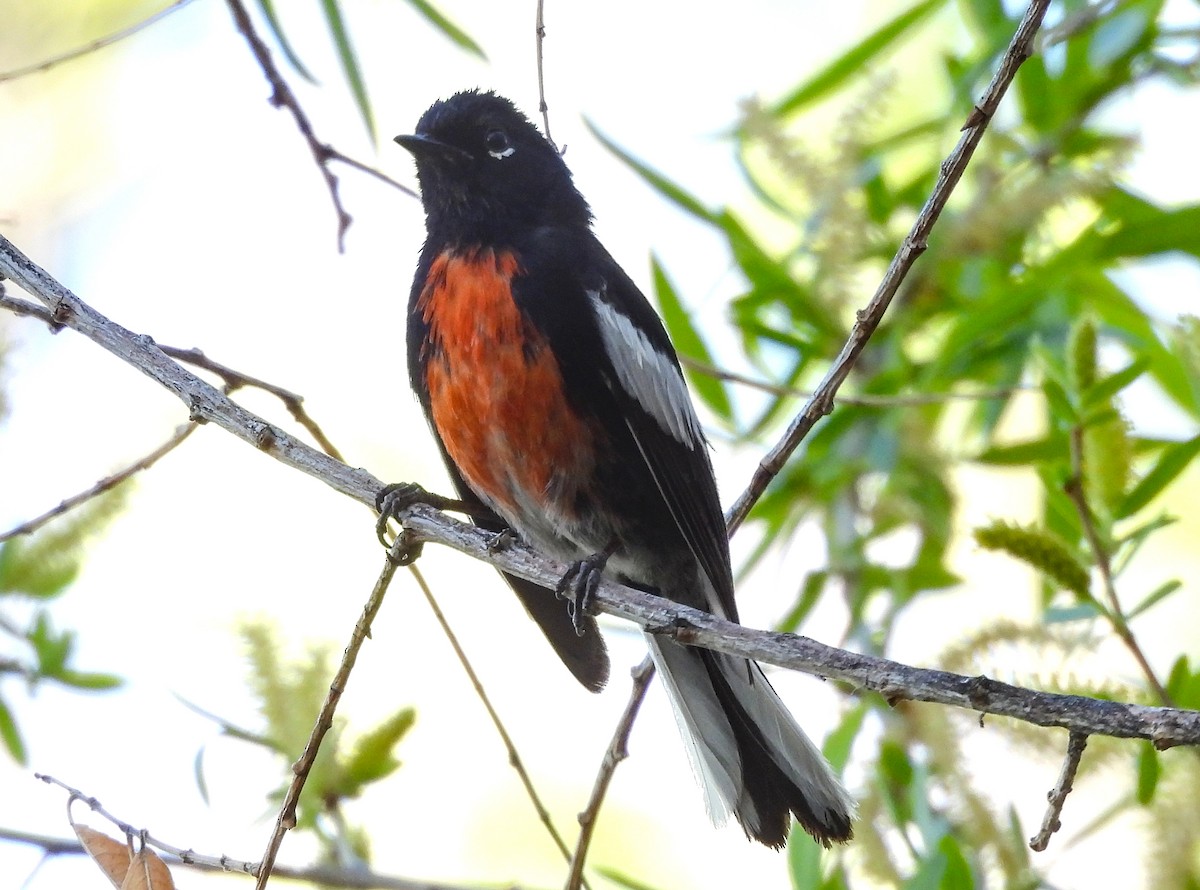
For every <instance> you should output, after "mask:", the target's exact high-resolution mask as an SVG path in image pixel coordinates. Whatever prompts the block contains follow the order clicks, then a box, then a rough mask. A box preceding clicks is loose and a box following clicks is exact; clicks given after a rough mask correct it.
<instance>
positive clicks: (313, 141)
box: [226, 0, 351, 252]
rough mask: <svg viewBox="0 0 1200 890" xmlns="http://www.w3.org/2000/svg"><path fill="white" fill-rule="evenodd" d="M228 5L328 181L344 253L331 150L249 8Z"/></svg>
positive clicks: (345, 216) (343, 221)
mask: <svg viewBox="0 0 1200 890" xmlns="http://www.w3.org/2000/svg"><path fill="white" fill-rule="evenodd" d="M226 3H228V5H229V11H230V12H231V13H233V21H234V24H236V25H237V29H238V30H239V31H240V32H241V33H242V36H243V37H245V38H246V42H247V43H248V44H250V52H251V53H253V54H254V59H255V61H257V62H258V67H259V68H261V69H262V72H263V76H265V77H266V78H267V83H269V84H270V85H271V99H270V102H271V104H272V105H274V106H275V107H276V108H286V109H287V110H288V111H289V112H291V115H292V119H293V120H294V121H295V122H296V128H297V129H299V130H300V135H302V136H303V137H304V141H305V142H307V143H308V148H309V151H311V152H312V156H313V160H315V161H316V162H317V168H318V169H319V170H320V171H321V176H322V177H324V179H325V186H326V187H327V188H328V189H329V197H330V198H331V199H332V201H333V209H334V212H335V213H336V214H337V225H338V232H337V243H338V251H339V252H344V251H345V249H346V230H347V229H349V228H350V221H351V217H350V214H349V213H347V212H346V208H345V206H343V204H342V197H341V195H340V194H339V192H338V181H337V177H336V176H334V175H333V172H332V171H331V170H330V169H329V160H330V154H329V149H328V146H326V145H324V144H322V142H321V140H319V139H318V138H317V134H316V132H315V131H314V130H313V126H312V122H311V121H309V119H308V115H307V114H305V112H304V109H303V108H301V107H300V102H299V100H298V99H297V98H296V94H295V93H293V92H292V88H291V87H289V86H288V84H287V81H286V80H284V79H283V74H282V73H281V72H280V70H279V68H278V67H277V66H276V64H275V60H274V59H273V58H272V57H271V51H270V49H268V48H267V45H266V43H264V42H263V40H262V38H261V37H259V36H258V32H257V31H255V30H254V24H253V22H251V21H250V14H249V13H248V12H247V11H246V7H245V6H244V5H243V4H242V2H241V0H226Z"/></svg>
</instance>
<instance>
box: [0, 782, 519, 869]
mask: <svg viewBox="0 0 1200 890" xmlns="http://www.w3.org/2000/svg"><path fill="white" fill-rule="evenodd" d="M38 778H40V779H41V780H42V781H44V782H47V783H49V784H53V785H57V786H58V787H60V788H63V789H65V790H67V791H68V792H69V793H70V794H71V796H72V799H73V800H79V801H82V802H83V803H85V804H89V805H90V803H91V802H93V801H95V802H96V804H97V807H94V808H93V810H94V811H95V812H96V813H97V815H100V816H102V818H104V819H107V820H108V821H109V822H111V823H112V824H113V825H115V826H116V827H117V829H118V830H119V831H121V832H123V833H125V832H128V833H129V834H131V835H133V836H134V837H137V838H138V839H139V840H142V841H144V842H145V843H146V844H147V845H149V846H151V847H154V848H156V849H158V850H161V851H162V852H163V853H165V854H166V857H167V858H166V859H165V860H164V861H165V862H166V863H167V865H169V866H180V865H182V866H186V867H187V868H193V869H197V870H199V871H208V872H225V873H230V872H241V873H244V874H251V873H252V870H253V868H254V867H255V864H254V863H253V862H242V861H240V860H237V859H231V858H230V857H228V856H206V855H203V854H201V853H197V852H195V851H194V850H190V849H189V850H184V849H181V848H179V847H176V846H173V845H171V844H167V843H164V842H162V841H160V840H158V839H157V838H155V837H154V836H153V835H151V834H150V833H149V832H148V831H145V830H144V829H139V828H134V827H133V826H132V825H129V824H128V823H126V822H124V821H122V820H119V819H117V818H115V817H114V816H113V815H112V814H111V813H108V812H107V811H105V810H104V809H103V808H102V807H99V801H96V799H95V798H93V797H87V796H85V795H84V793H83V792H82V791H78V790H76V789H74V788H72V787H71V786H69V785H67V784H66V783H64V782H60V781H59V780H58V779H55V778H53V777H52V776H42V775H39V776H38ZM73 824H74V823H73ZM0 840H5V841H11V842H13V843H18V844H26V845H28V846H31V847H38V848H40V849H41V850H42V852H43V853H44V854H45V855H46V856H82V855H86V852H87V851H85V850H84V849H83V845H82V844H80V843H79V841H78V840H76V839H75V838H59V837H50V836H48V835H44V834H34V833H32V832H27V831H17V830H15V829H12V828H2V827H0ZM274 874H275V876H276V877H278V878H283V879H285V880H289V881H304V882H306V883H310V884H314V885H318V886H323V887H342V888H347V890H485V888H483V887H468V886H465V885H458V884H438V883H434V882H433V881H423V880H417V879H413V878H402V877H397V876H394V875H381V874H378V873H376V872H372V871H364V870H362V869H359V868H355V869H344V868H335V867H332V866H324V865H316V866H309V867H306V868H300V867H296V866H286V865H276V866H275V870H274ZM510 890H517V888H510Z"/></svg>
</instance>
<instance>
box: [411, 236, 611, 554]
mask: <svg viewBox="0 0 1200 890" xmlns="http://www.w3.org/2000/svg"><path fill="white" fill-rule="evenodd" d="M518 268H519V266H518V263H517V260H516V259H515V258H514V257H513V256H512V255H511V254H506V253H499V254H497V253H494V252H493V251H490V250H487V251H479V252H475V253H471V254H458V255H448V256H446V255H444V256H443V257H441V258H439V259H438V260H437V261H436V262H435V264H434V267H433V269H432V270H431V274H430V275H429V279H428V280H429V282H430V284H429V286H427V287H426V289H425V291H424V292H423V293H422V295H421V297H420V299H419V301H418V304H417V308H418V310H419V311H420V312H422V313H423V318H424V320H425V323H426V324H427V325H428V328H429V337H428V340H427V341H426V344H425V346H424V349H425V355H424V359H425V363H424V374H425V381H424V382H425V385H426V388H427V390H428V392H429V410H430V415H431V418H432V420H433V425H434V427H435V428H436V430H437V433H438V435H439V436H440V437H441V440H442V443H443V444H444V445H445V448H446V452H447V453H448V454H449V456H450V458H451V460H452V461H453V462H454V464H455V466H456V467H457V469H458V471H459V472H460V473H461V474H462V476H463V479H464V480H465V481H466V482H467V484H468V485H469V486H470V487H471V489H472V490H473V491H474V492H475V493H476V494H477V495H479V497H480V498H482V499H483V500H484V501H485V502H486V503H487V504H488V505H489V506H491V507H492V508H494V509H495V510H496V511H497V512H498V513H500V515H501V516H502V517H503V518H504V519H505V520H507V521H508V522H509V524H510V525H512V526H513V527H514V528H515V529H516V530H517V531H518V532H521V533H523V534H524V535H525V536H527V537H530V538H531V539H532V540H533V542H534V543H536V544H538V545H540V546H542V547H545V548H549V549H551V550H552V551H559V554H558V555H560V556H564V557H565V555H566V554H564V553H562V550H563V548H564V546H565V545H567V544H568V541H567V540H561V539H563V538H564V537H565V538H572V537H574V535H572V534H571V531H570V530H571V528H572V527H574V526H576V525H578V524H579V522H580V517H579V515H578V514H579V495H580V492H581V490H582V489H583V488H585V487H586V486H587V483H588V481H589V480H590V478H591V476H592V472H593V467H594V461H595V451H594V433H593V430H592V429H590V426H589V424H588V423H587V422H586V421H584V420H583V419H582V418H580V417H579V415H578V414H576V413H575V411H574V410H573V409H572V408H571V406H570V405H569V404H568V402H567V399H566V395H565V392H564V389H563V379H562V374H561V371H560V369H559V365H558V361H557V360H556V359H555V357H554V353H553V351H552V350H551V349H550V346H549V343H547V341H546V339H545V337H544V336H542V334H541V333H540V332H539V331H538V330H537V329H536V328H535V327H534V326H533V325H532V324H531V323H530V322H529V320H528V319H527V318H525V317H524V315H523V314H522V312H521V311H520V309H519V308H518V306H517V305H516V303H515V302H514V301H513V298H512V290H511V280H512V277H513V275H514V274H516V273H517V271H518ZM555 539H560V540H555ZM555 545H557V546H555Z"/></svg>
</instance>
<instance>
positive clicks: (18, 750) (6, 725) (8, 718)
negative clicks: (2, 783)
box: [0, 698, 29, 766]
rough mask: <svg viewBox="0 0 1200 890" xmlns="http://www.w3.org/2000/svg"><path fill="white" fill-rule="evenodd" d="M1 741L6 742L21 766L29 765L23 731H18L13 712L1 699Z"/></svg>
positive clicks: (13, 757) (5, 744)
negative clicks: (22, 736) (22, 737)
mask: <svg viewBox="0 0 1200 890" xmlns="http://www.w3.org/2000/svg"><path fill="white" fill-rule="evenodd" d="M0 741H3V742H4V747H5V748H7V749H8V753H9V754H10V755H11V756H12V759H13V760H15V761H16V762H17V763H18V764H20V765H21V766H28V765H29V752H28V751H27V750H26V749H25V742H24V741H23V740H22V739H21V731H20V730H19V729H17V721H16V720H14V719H13V715H12V711H10V710H9V709H8V705H7V704H6V703H5V701H4V699H2V698H0Z"/></svg>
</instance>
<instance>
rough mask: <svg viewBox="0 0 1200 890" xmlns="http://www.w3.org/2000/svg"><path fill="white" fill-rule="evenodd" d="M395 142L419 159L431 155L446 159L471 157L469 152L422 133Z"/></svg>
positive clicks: (399, 137)
mask: <svg viewBox="0 0 1200 890" xmlns="http://www.w3.org/2000/svg"><path fill="white" fill-rule="evenodd" d="M395 141H396V143H397V144H398V145H400V146H401V147H402V148H405V149H408V151H410V152H412V153H413V154H414V155H415V156H416V157H418V158H421V157H428V156H430V155H441V156H442V157H444V158H469V157H470V155H469V154H468V153H467V152H465V151H463V150H462V149H461V148H458V147H457V146H454V145H450V144H448V143H445V142H440V141H438V140H437V139H434V138H433V137H431V136H424V135H422V134H420V133H411V134H405V135H402V136H397V137H396V139H395Z"/></svg>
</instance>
